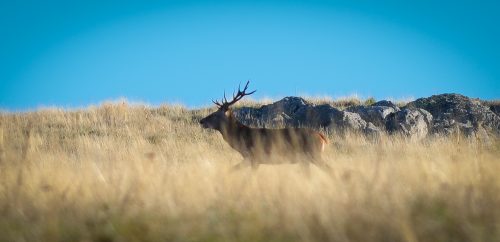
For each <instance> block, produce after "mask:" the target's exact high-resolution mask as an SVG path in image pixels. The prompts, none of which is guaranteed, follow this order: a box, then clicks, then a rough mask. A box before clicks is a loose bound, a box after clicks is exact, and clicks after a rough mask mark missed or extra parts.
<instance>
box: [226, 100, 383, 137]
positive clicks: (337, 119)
mask: <svg viewBox="0 0 500 242" xmlns="http://www.w3.org/2000/svg"><path fill="white" fill-rule="evenodd" d="M234 115H235V116H236V118H238V120H240V122H242V123H243V124H246V125H250V126H254V127H268V128H276V127H285V126H286V127H309V128H316V129H317V128H326V129H329V130H331V131H334V132H344V131H347V130H351V131H359V132H367V133H370V134H372V133H376V132H380V129H378V128H376V127H374V126H373V124H371V125H369V123H368V122H366V121H365V120H363V118H361V116H360V115H359V114H357V113H352V112H344V111H341V110H339V109H337V108H334V107H332V106H330V105H328V104H322V105H314V104H311V103H309V102H307V101H305V100H304V99H302V98H300V97H286V98H283V99H281V100H279V101H277V102H274V103H272V104H268V105H264V106H262V107H260V108H250V107H243V108H239V109H236V110H235V111H234Z"/></svg>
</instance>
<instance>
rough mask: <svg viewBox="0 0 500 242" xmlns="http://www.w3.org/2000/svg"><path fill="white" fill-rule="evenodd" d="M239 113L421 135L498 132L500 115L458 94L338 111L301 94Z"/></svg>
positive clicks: (289, 122) (255, 118) (338, 128)
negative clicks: (405, 103)
mask: <svg viewBox="0 0 500 242" xmlns="http://www.w3.org/2000/svg"><path fill="white" fill-rule="evenodd" d="M234 114H235V116H236V117H237V118H238V119H239V120H240V121H241V122H242V123H244V124H247V125H250V126H254V127H267V128H276V127H284V126H287V127H310V128H324V129H328V130H330V131H333V132H340V133H343V132H345V131H348V130H349V131H356V132H361V133H364V134H370V135H377V134H380V133H381V132H388V133H389V134H395V133H399V134H403V135H405V136H408V137H410V138H412V139H422V138H425V137H427V136H428V135H430V134H445V135H448V134H452V133H453V132H461V133H462V134H465V135H476V136H477V135H481V136H484V135H489V134H495V135H499V134H500V118H499V117H498V115H497V114H496V113H494V112H493V111H492V110H491V109H490V107H487V106H485V105H482V104H481V103H480V101H479V100H476V99H470V98H468V97H465V96H462V95H459V94H442V95H435V96H431V97H428V98H420V99H417V100H415V101H413V102H410V103H408V104H407V105H406V106H405V107H402V108H400V107H398V106H396V105H395V104H393V103H392V102H390V101H385V100H384V101H379V102H376V103H374V104H372V105H369V106H353V107H348V108H347V109H345V110H339V109H337V108H335V107H332V106H330V105H328V104H322V105H314V104H312V103H309V102H307V101H306V100H304V99H302V98H300V97H286V98H284V99H281V100H279V101H277V102H275V103H272V104H268V105H264V106H262V107H260V108H249V107H243V108H239V109H237V110H235V112H234Z"/></svg>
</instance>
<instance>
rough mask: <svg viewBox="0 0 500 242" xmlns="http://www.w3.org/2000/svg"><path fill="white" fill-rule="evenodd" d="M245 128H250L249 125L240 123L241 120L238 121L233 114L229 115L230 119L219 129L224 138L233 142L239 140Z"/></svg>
mask: <svg viewBox="0 0 500 242" xmlns="http://www.w3.org/2000/svg"><path fill="white" fill-rule="evenodd" d="M244 129H248V127H247V126H245V125H244V124H242V123H240V121H238V120H237V119H236V118H234V117H233V116H232V115H231V116H229V121H228V122H227V123H226V124H225V125H223V126H222V127H221V129H220V130H219V131H220V133H221V134H222V137H223V138H224V140H226V141H227V142H228V143H229V144H231V143H233V142H237V141H238V140H239V139H240V136H241V135H242V131H243V130H244Z"/></svg>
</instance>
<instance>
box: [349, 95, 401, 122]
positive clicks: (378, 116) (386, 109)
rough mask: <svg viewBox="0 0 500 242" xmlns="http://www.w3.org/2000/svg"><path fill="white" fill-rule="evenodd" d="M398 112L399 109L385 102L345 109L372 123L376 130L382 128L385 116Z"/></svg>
mask: <svg viewBox="0 0 500 242" xmlns="http://www.w3.org/2000/svg"><path fill="white" fill-rule="evenodd" d="M399 110H400V109H399V107H397V106H396V105H394V104H393V103H392V102H390V101H385V100H384V101H380V102H376V103H374V104H372V105H370V106H354V107H349V108H347V109H346V111H348V112H352V113H357V114H359V116H361V118H362V119H363V120H365V121H366V122H370V123H372V124H373V125H375V126H376V127H378V128H384V126H385V118H386V117H387V115H389V114H392V113H395V112H398V111H399Z"/></svg>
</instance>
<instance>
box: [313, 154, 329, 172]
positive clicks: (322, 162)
mask: <svg viewBox="0 0 500 242" xmlns="http://www.w3.org/2000/svg"><path fill="white" fill-rule="evenodd" d="M311 162H312V163H313V164H315V165H316V166H317V167H319V168H321V169H322V170H323V171H325V172H332V167H331V166H330V165H328V164H327V163H326V162H325V160H323V158H322V157H321V156H320V155H311Z"/></svg>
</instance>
